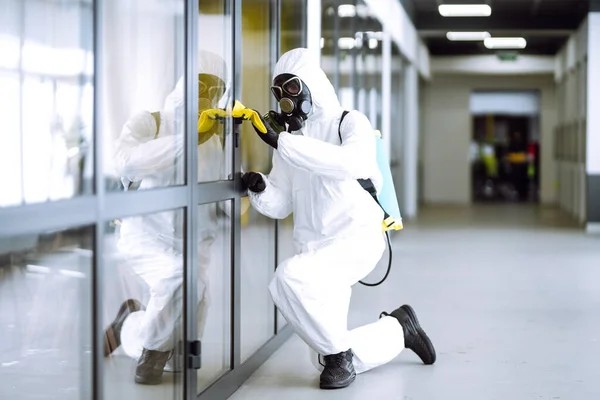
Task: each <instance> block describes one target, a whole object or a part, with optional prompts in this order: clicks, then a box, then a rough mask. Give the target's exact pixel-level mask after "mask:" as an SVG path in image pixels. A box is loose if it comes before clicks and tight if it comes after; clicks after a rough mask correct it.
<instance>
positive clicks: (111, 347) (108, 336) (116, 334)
mask: <svg viewBox="0 0 600 400" xmlns="http://www.w3.org/2000/svg"><path fill="white" fill-rule="evenodd" d="M143 308H144V306H142V304H141V303H140V302H139V301H137V300H134V299H129V300H125V301H124V302H123V304H121V308H119V312H118V313H117V316H116V317H115V319H114V321H113V322H112V323H111V324H110V325H109V326H108V328H106V330H105V331H104V357H108V356H109V355H111V354H112V352H113V351H115V350H116V349H117V348H118V347H119V346H120V345H121V328H123V322H125V319H126V318H127V317H128V316H129V314H131V313H133V312H136V311H140V310H142V309H143Z"/></svg>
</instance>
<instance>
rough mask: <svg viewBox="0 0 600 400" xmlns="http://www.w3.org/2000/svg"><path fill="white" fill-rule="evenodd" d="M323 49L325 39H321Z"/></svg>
mask: <svg viewBox="0 0 600 400" xmlns="http://www.w3.org/2000/svg"><path fill="white" fill-rule="evenodd" d="M323 47H325V38H323V37H322V38H321V48H323Z"/></svg>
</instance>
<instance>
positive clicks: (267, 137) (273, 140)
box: [252, 117, 279, 149]
mask: <svg viewBox="0 0 600 400" xmlns="http://www.w3.org/2000/svg"><path fill="white" fill-rule="evenodd" d="M260 121H261V123H262V124H263V126H264V127H265V131H266V132H265V133H263V132H261V131H260V130H259V129H258V128H257V127H256V125H252V126H253V127H254V130H255V131H256V133H257V134H258V137H260V138H261V139H262V140H263V142H265V143H266V144H268V145H269V146H271V147H272V148H274V149H277V142H278V141H279V133H277V131H276V130H275V129H273V128H272V127H271V124H269V123H268V122H266V121H265V120H264V118H263V117H260Z"/></svg>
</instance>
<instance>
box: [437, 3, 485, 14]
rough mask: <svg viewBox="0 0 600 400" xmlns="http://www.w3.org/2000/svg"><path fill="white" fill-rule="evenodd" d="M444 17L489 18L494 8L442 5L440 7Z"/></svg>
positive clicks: (471, 5) (473, 5)
mask: <svg viewBox="0 0 600 400" xmlns="http://www.w3.org/2000/svg"><path fill="white" fill-rule="evenodd" d="M438 11H439V12H440V14H441V15H442V17H489V16H490V15H492V7H490V6H488V5H487V4H442V5H440V6H439V7H438Z"/></svg>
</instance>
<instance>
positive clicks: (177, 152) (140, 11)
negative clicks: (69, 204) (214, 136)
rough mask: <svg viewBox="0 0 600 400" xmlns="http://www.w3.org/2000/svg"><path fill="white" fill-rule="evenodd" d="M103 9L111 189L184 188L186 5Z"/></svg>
mask: <svg viewBox="0 0 600 400" xmlns="http://www.w3.org/2000/svg"><path fill="white" fill-rule="evenodd" d="M101 4H102V7H103V10H102V12H103V14H104V16H103V19H102V21H103V22H102V23H103V26H102V27H101V32H103V37H102V41H103V49H102V57H103V64H102V77H103V82H102V85H103V86H102V99H101V108H100V110H101V116H100V118H101V124H100V126H101V134H102V138H103V140H104V148H105V152H104V153H105V154H104V156H105V157H104V159H103V160H102V161H103V165H104V171H105V176H104V177H103V178H104V180H105V184H106V186H107V190H112V191H118V190H138V189H140V190H141V189H151V188H156V187H164V186H172V185H181V184H183V183H184V178H185V177H184V172H185V162H184V142H185V140H184V139H185V138H184V119H183V118H184V84H183V74H184V62H185V49H184V29H185V25H184V16H183V15H184V5H185V2H184V0H166V1H161V2H160V4H158V3H155V4H154V5H149V4H147V3H146V2H143V1H137V0H108V1H103V2H101Z"/></svg>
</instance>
